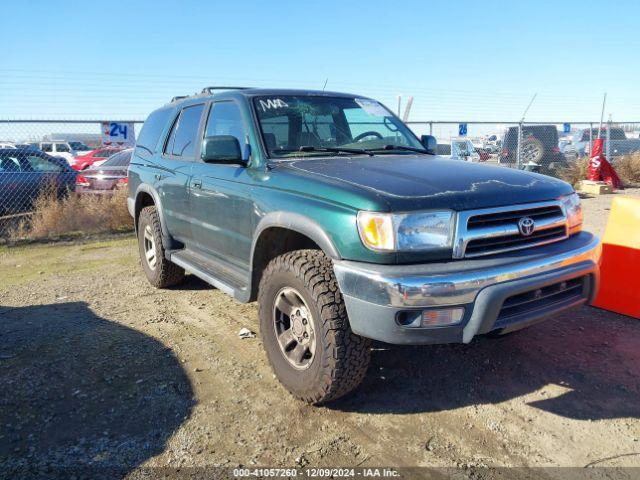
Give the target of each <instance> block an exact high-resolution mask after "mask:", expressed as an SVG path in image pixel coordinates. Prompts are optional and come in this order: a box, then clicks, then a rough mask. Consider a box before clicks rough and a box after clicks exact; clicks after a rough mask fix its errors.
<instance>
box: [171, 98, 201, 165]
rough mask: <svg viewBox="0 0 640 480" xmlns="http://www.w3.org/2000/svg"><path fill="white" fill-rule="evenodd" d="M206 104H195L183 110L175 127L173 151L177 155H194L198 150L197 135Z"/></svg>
mask: <svg viewBox="0 0 640 480" xmlns="http://www.w3.org/2000/svg"><path fill="white" fill-rule="evenodd" d="M203 109H204V105H194V106H191V107H186V108H184V109H183V110H182V113H181V114H180V118H179V119H178V124H177V126H176V127H175V136H174V138H173V147H172V150H171V153H172V154H173V155H175V156H176V157H193V156H194V154H195V151H196V137H197V135H198V127H199V126H200V118H201V117H202V110H203Z"/></svg>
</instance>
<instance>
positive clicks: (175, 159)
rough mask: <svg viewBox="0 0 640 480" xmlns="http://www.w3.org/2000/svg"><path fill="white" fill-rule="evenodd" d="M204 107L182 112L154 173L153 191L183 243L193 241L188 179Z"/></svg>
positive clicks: (197, 151)
mask: <svg viewBox="0 0 640 480" xmlns="http://www.w3.org/2000/svg"><path fill="white" fill-rule="evenodd" d="M204 107H205V104H204V103H199V104H195V105H188V106H186V107H184V108H182V109H181V111H180V112H179V113H178V115H177V116H176V118H175V120H174V122H173V125H172V127H171V129H170V130H169V133H168V135H167V137H166V139H165V141H164V144H163V147H162V154H161V156H160V160H159V162H158V164H157V165H156V167H157V169H156V170H157V171H156V172H155V173H154V178H155V183H154V187H155V189H156V191H157V192H158V194H159V195H160V201H161V203H162V209H163V213H164V219H165V222H166V226H167V229H168V230H169V233H170V234H171V236H173V237H174V238H175V239H176V240H179V241H181V242H183V243H186V242H187V241H188V240H190V239H191V213H190V211H189V209H190V205H189V179H190V177H191V169H192V166H193V160H194V159H195V156H196V154H197V153H199V151H200V149H199V145H198V144H199V141H198V139H199V138H200V137H201V135H202V134H201V125H200V124H201V120H202V115H203V112H204Z"/></svg>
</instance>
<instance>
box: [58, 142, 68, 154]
mask: <svg viewBox="0 0 640 480" xmlns="http://www.w3.org/2000/svg"><path fill="white" fill-rule="evenodd" d="M68 151H69V147H67V146H66V145H65V144H64V143H56V152H68Z"/></svg>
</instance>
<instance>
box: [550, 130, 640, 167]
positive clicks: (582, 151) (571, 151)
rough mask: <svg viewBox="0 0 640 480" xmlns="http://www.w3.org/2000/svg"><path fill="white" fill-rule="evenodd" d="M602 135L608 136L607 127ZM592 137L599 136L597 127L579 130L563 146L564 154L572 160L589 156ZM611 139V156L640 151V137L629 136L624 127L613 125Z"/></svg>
mask: <svg viewBox="0 0 640 480" xmlns="http://www.w3.org/2000/svg"><path fill="white" fill-rule="evenodd" d="M600 135H601V138H604V139H606V138H607V129H606V127H605V128H603V129H602V131H601V133H600ZM592 138H593V139H595V138H598V129H597V128H593V129H589V128H585V129H582V130H578V131H577V132H576V133H575V134H574V135H573V137H572V138H571V141H570V143H566V144H565V145H564V146H563V147H562V151H563V152H564V155H565V156H566V157H567V159H570V160H575V159H577V158H580V157H584V156H588V155H589V152H590V149H591V146H590V142H591V139H592ZM609 141H610V142H611V145H610V146H609V152H610V155H611V157H618V156H621V155H626V154H628V153H633V152H638V151H640V139H636V138H627V135H626V134H625V132H624V130H623V129H622V128H618V127H611V131H610V133H609Z"/></svg>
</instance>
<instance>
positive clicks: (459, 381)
mask: <svg viewBox="0 0 640 480" xmlns="http://www.w3.org/2000/svg"><path fill="white" fill-rule="evenodd" d="M635 193H638V191H636V192H635ZM610 198H611V197H601V198H597V199H587V200H585V202H584V205H585V210H586V224H587V228H588V229H591V230H594V231H596V232H599V233H601V232H602V231H603V229H604V226H605V223H606V214H607V209H608V205H609V202H610ZM0 248H1V247H0ZM242 327H247V328H249V329H251V330H254V331H256V330H257V317H256V305H255V304H249V305H241V304H238V303H236V302H234V301H233V300H232V299H231V298H230V297H228V296H226V295H224V294H222V293H221V292H219V291H217V290H215V289H214V288H212V287H209V286H208V285H206V284H205V283H203V282H201V281H200V280H198V279H196V278H190V279H189V281H187V282H186V283H185V284H184V285H182V286H180V287H179V288H175V289H172V290H166V291H159V290H154V289H153V288H152V287H150V286H149V285H148V284H147V282H146V280H145V278H144V276H143V273H142V270H141V268H140V266H139V261H138V254H137V250H136V244H135V241H134V239H133V238H132V237H131V236H126V237H115V238H110V239H102V240H100V241H90V242H89V241H88V242H85V243H72V244H61V243H58V244H53V245H34V246H28V247H19V248H12V249H7V248H6V247H4V250H0V339H1V340H0V467H1V469H2V470H4V472H5V474H8V473H9V472H10V471H11V470H12V469H14V468H16V467H19V466H21V465H29V466H31V467H32V468H40V469H42V470H41V471H42V472H46V471H47V468H48V467H47V466H51V465H57V466H65V465H75V466H78V465H98V466H119V467H123V468H124V469H125V473H127V472H128V473H129V474H131V475H133V476H136V475H137V474H139V473H140V468H141V467H146V466H170V467H189V466H203V465H207V466H214V465H216V466H227V467H233V466H237V465H246V466H252V465H261V466H282V467H294V466H305V465H311V466H430V467H434V468H443V469H444V468H446V467H454V466H458V467H464V468H469V467H481V466H532V467H535V466H576V467H584V466H593V465H598V466H640V401H639V400H638V398H639V395H640V386H639V381H638V378H639V377H640V349H639V348H638V345H639V344H640V343H639V342H640V322H639V321H637V320H633V319H631V318H627V317H623V316H619V315H615V314H611V313H608V312H605V311H602V310H597V309H593V308H586V307H585V308H582V309H581V310H579V311H577V312H571V313H568V314H565V315H562V316H560V317H558V318H555V319H552V320H550V321H547V322H545V323H542V324H539V325H537V326H534V327H532V328H530V329H528V330H525V331H523V332H520V333H518V334H515V335H513V336H509V337H505V338H501V339H489V338H479V339H476V340H475V341H474V342H472V343H471V344H470V345H452V346H434V347H415V348H413V347H411V348H408V347H390V346H386V345H381V344H379V345H376V348H375V351H374V353H373V360H372V364H371V368H370V370H369V373H368V375H367V378H366V380H365V382H364V384H363V385H362V387H361V388H360V389H359V390H358V391H357V393H356V394H354V395H352V396H350V397H349V398H347V399H344V400H342V401H338V402H336V403H335V404H333V405H331V406H328V407H323V408H316V407H310V406H307V405H305V404H302V403H300V402H298V401H296V400H294V399H293V398H292V397H290V396H289V395H288V394H287V393H286V392H285V391H284V390H283V388H281V387H280V385H279V384H278V383H277V382H276V380H275V379H274V377H273V375H272V373H271V371H270V368H269V366H268V364H267V362H266V359H265V355H264V354H263V350H262V346H261V344H260V340H259V338H253V339H245V340H243V339H240V338H239V337H238V331H239V330H240V329H241V328H242ZM2 470H0V471H2ZM553 472H554V471H548V472H546V473H545V474H549V475H552V476H556V475H557V476H562V473H558V471H555V473H553ZM630 475H631V473H630Z"/></svg>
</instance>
